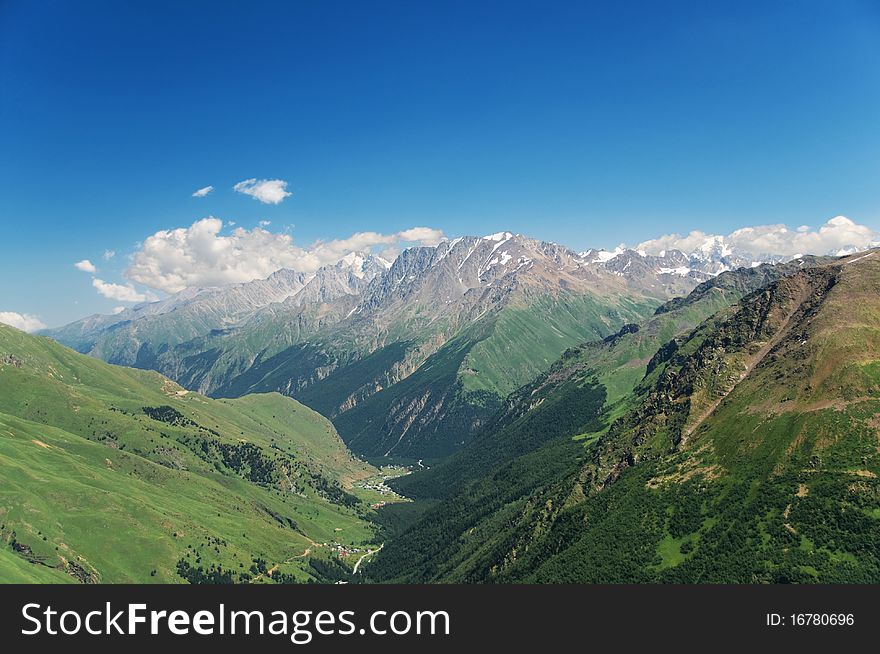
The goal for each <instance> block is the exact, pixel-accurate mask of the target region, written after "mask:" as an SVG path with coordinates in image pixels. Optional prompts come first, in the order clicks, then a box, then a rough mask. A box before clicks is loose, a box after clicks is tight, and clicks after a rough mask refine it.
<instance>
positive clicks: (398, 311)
mask: <svg viewBox="0 0 880 654" xmlns="http://www.w3.org/2000/svg"><path fill="white" fill-rule="evenodd" d="M877 252H878V251H876V250H870V251H867V252H863V253H858V254H853V255H847V256H843V257H840V256H797V257H784V258H783V257H765V258H767V259H770V261H761V260H760V258H758V259H751V258H750V257H748V256H746V255H745V254H744V253H742V252H738V251H737V250H736V249H735V248H733V247H731V246H730V244H729V243H726V242H724V241H723V240H718V239H717V238H715V237H712V238H711V239H708V240H707V241H706V242H705V243H703V244H701V245H699V246H698V247H697V249H696V250H695V251H693V252H688V253H684V252H680V251H676V250H667V251H660V252H658V253H656V254H650V253H649V252H647V251H644V250H642V251H639V250H638V249H636V250H630V249H625V248H618V249H617V250H614V251H610V252H609V251H602V250H589V251H586V252H582V253H575V252H573V251H571V250H569V249H567V248H565V247H562V246H560V245H558V244H554V243H547V242H543V241H539V240H535V239H530V238H527V237H524V236H520V235H514V234H511V233H509V232H503V233H499V234H492V235H489V236H485V237H464V238H460V239H455V240H448V241H442V242H441V243H440V244H439V245H437V246H436V247H416V248H410V249H407V250H404V251H403V252H401V253H400V255H399V256H398V257H397V258H396V259H395V260H394V261H393V262H388V261H385V260H382V259H380V258H379V257H375V256H371V255H369V254H359V253H355V254H352V255H350V256H348V257H346V258H345V259H343V260H341V261H340V262H338V263H337V264H334V265H332V266H327V267H324V268H321V269H319V270H318V271H316V272H315V273H313V274H303V273H299V272H295V271H289V270H281V271H278V272H276V273H274V274H273V275H271V276H270V277H269V278H267V279H265V280H257V281H253V282H248V283H244V284H237V285H232V286H227V287H221V288H205V289H186V290H184V291H182V292H180V293H178V294H176V295H173V296H171V297H169V298H166V299H165V300H162V301H160V302H156V303H149V304H144V305H139V306H137V307H134V308H133V309H130V310H126V311H124V312H122V313H120V314H117V315H114V316H92V317H90V318H87V319H85V320H82V321H79V322H77V323H73V324H71V325H68V326H66V327H64V328H61V329H59V330H52V331H50V332H49V333H48V335H51V336H52V337H53V339H54V340H52V339H49V338H46V337H45V336H32V335H27V334H24V333H22V332H18V331H16V330H14V329H11V328H7V327H0V390H2V393H0V462H2V465H3V469H4V478H5V479H6V480H7V484H6V485H5V487H4V489H3V491H2V495H0V496H2V497H3V499H4V501H3V503H2V504H0V538H2V541H3V543H5V547H2V548H0V578H2V579H3V580H19V581H80V582H96V581H97V582H101V581H153V580H155V581H189V582H192V583H204V582H236V583H237V582H279V581H280V582H304V581H319V582H329V581H337V580H345V581H354V580H364V581H377V582H405V583H435V582H444V583H445V582H466V583H483V582H502V583H504V582H508V583H509V582H517V583H518V582H529V583H533V582H537V583H545V582H579V583H582V582H610V583H619V582H627V583H630V582H651V583H656V582H662V583H667V582H674V583H705V582H713V583H714V582H727V583H729V582H737V583H783V582H828V583H836V582H869V581H873V582H876V581H877V580H878V579H880V557H878V555H877V552H880V527H878V523H877V521H878V520H880V508H878V507H880V481H878V475H880V445H878V443H880V441H878V417H880V402H878V400H877V399H876V398H877V397H880V373H878V370H880V368H878V366H880V363H878V362H880V306H878V305H877V301H878V300H877V299H878V298H880V257H878V254H877ZM55 341H61V342H62V343H66V344H67V345H69V346H71V347H73V348H75V349H76V350H79V352H74V351H73V350H71V349H68V348H67V347H64V346H63V345H61V344H59V343H57V342H55ZM86 355H90V356H86ZM100 359H104V360H105V361H101V360H100ZM114 363H115V364H122V365H112V364H114ZM142 368H150V369H152V370H142ZM353 452H354V454H353ZM367 461H371V462H372V464H371V463H367ZM390 463H393V464H399V463H403V464H404V465H405V466H406V467H407V468H408V470H406V469H404V468H403V467H400V466H399V465H398V466H395V467H386V468H384V469H383V470H379V469H377V468H376V467H374V465H380V464H381V465H388V464H390ZM405 472H408V473H409V474H402V473H405ZM119 538H127V539H128V542H130V541H131V539H132V538H133V539H135V540H137V542H138V543H139V546H138V551H139V554H138V555H137V556H134V557H125V556H121V555H120V554H119V552H120V551H121V548H120V547H118V546H117V545H118V543H117V540H118V539H119ZM380 546H381V548H380ZM352 554H356V555H357V556H359V557H360V556H363V557H371V558H369V564H368V565H367V566H366V567H361V570H360V572H359V575H360V576H358V577H355V575H354V571H355V569H354V568H353V567H352V566H351V564H350V562H349V561H346V559H345V556H350V555H352ZM359 560H360V559H359Z"/></svg>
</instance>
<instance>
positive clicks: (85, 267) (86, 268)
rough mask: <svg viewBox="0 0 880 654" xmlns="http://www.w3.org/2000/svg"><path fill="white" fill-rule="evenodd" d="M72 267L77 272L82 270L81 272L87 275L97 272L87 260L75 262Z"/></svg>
mask: <svg viewBox="0 0 880 654" xmlns="http://www.w3.org/2000/svg"><path fill="white" fill-rule="evenodd" d="M73 266H74V268H76V269H77V270H82V271H83V272H87V273H96V272H98V269H97V268H95V264H93V263H92V262H91V261H89V260H88V259H83V260H82V261H77V262H76V263H75V264H73Z"/></svg>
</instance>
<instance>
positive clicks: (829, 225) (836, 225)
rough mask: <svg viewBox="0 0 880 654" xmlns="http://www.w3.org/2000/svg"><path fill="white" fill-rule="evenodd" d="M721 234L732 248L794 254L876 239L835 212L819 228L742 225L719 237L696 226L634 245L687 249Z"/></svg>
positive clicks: (652, 250) (841, 250) (854, 247)
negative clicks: (680, 233) (835, 214)
mask: <svg viewBox="0 0 880 654" xmlns="http://www.w3.org/2000/svg"><path fill="white" fill-rule="evenodd" d="M720 238H723V239H724V240H725V241H726V242H727V243H728V244H729V245H731V246H732V247H734V248H737V249H740V250H744V251H745V252H748V253H750V254H753V255H776V256H787V257H790V256H795V255H800V254H847V253H850V252H854V251H858V250H863V249H866V248H869V247H872V246H873V245H875V244H876V243H877V242H878V241H880V234H878V233H877V232H875V231H874V230H873V229H871V228H870V227H867V226H866V225H859V224H857V223H855V222H853V221H852V220H850V219H849V218H847V217H845V216H835V217H834V218H832V219H831V220H829V221H828V222H826V223H825V224H824V225H822V226H821V227H819V229H812V228H810V227H807V226H801V227H798V228H797V229H794V230H792V229H789V228H788V227H786V226H785V225H758V226H755V227H743V228H742V229H737V230H736V231H734V232H731V233H730V234H728V235H727V236H724V237H721V236H719V235H717V234H708V233H706V232H702V231H699V230H695V231H692V232H690V233H689V234H688V235H687V236H681V235H679V234H667V235H664V236H661V237H659V238H655V239H651V240H648V241H643V242H642V243H639V245H638V246H637V249H639V250H644V251H645V252H647V253H648V254H658V253H660V252H661V251H663V250H681V251H682V252H685V253H688V254H689V253H691V252H693V251H694V250H695V249H697V248H699V247H700V246H701V245H703V244H705V243H706V242H707V241H709V240H711V239H720Z"/></svg>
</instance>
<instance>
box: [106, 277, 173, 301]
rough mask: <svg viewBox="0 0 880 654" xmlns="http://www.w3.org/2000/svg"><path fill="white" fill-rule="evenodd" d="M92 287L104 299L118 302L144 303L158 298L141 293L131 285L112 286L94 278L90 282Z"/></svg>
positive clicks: (110, 283)
mask: <svg viewBox="0 0 880 654" xmlns="http://www.w3.org/2000/svg"><path fill="white" fill-rule="evenodd" d="M92 286H94V287H95V289H96V290H97V291H98V293H100V294H101V295H103V296H104V297H106V298H110V299H111V300H117V301H118V302H146V301H147V300H157V299H158V298H157V297H156V296H155V295H153V294H152V293H141V292H139V291H138V290H137V289H135V287H134V286H132V285H131V284H125V285H123V284H113V283H112V282H105V281H104V280H103V279H98V278H95V279H93V280H92Z"/></svg>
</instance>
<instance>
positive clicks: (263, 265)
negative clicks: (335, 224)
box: [96, 217, 444, 299]
mask: <svg viewBox="0 0 880 654" xmlns="http://www.w3.org/2000/svg"><path fill="white" fill-rule="evenodd" d="M223 226H224V225H223V221H222V220H220V219H219V218H214V217H208V218H203V219H201V220H198V221H196V222H194V223H193V224H192V225H190V226H189V227H180V228H177V229H171V230H161V231H158V232H156V233H155V234H153V235H152V236H149V237H148V238H146V239H145V240H144V242H143V243H142V245H141V247H140V249H139V250H138V251H137V252H135V253H134V255H133V256H132V260H131V265H130V266H129V267H128V269H127V270H126V271H125V276H126V277H127V278H128V279H130V280H132V281H134V282H137V283H139V284H143V285H144V286H147V287H148V288H152V289H155V290H161V291H165V292H167V293H176V292H177V291H181V290H183V289H184V288H187V287H190V286H220V285H223V284H231V283H236V282H247V281H251V280H254V279H263V278H265V277H268V276H269V275H271V274H272V273H273V272H275V271H277V270H279V269H281V268H291V269H293V270H297V271H300V272H305V273H309V272H314V271H316V270H317V269H318V268H320V267H321V266H325V265H328V264H333V263H336V262H337V261H339V260H340V259H342V257H344V256H345V255H347V254H350V253H351V252H357V251H366V252H368V251H371V250H372V248H374V247H379V248H381V249H382V250H383V254H384V255H389V254H391V253H392V252H393V251H394V250H396V249H397V248H399V247H401V246H402V245H403V244H407V243H415V244H419V245H436V244H437V243H439V242H440V240H441V239H443V238H444V235H443V232H442V231H440V230H438V229H432V228H429V227H413V228H411V229H407V230H404V231H401V232H397V233H394V234H380V233H378V232H358V233H356V234H352V235H351V236H349V237H348V238H345V239H336V240H331V241H318V242H316V243H314V244H312V245H311V246H309V247H306V248H303V247H300V246H298V245H295V244H294V242H293V238H292V237H291V236H290V235H289V234H280V233H273V232H269V231H267V230H266V229H264V228H263V227H255V228H253V229H251V230H247V229H244V228H242V227H237V228H235V229H234V230H232V231H231V232H230V233H229V234H228V235H223V234H221V233H220V232H221V230H222V229H223ZM389 250H390V251H392V252H389ZM96 288H97V286H96ZM122 288H125V287H122ZM99 290H100V289H99ZM131 290H132V291H134V289H133V288H132V289H131ZM108 297H109V296H108ZM120 299H121V298H120Z"/></svg>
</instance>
